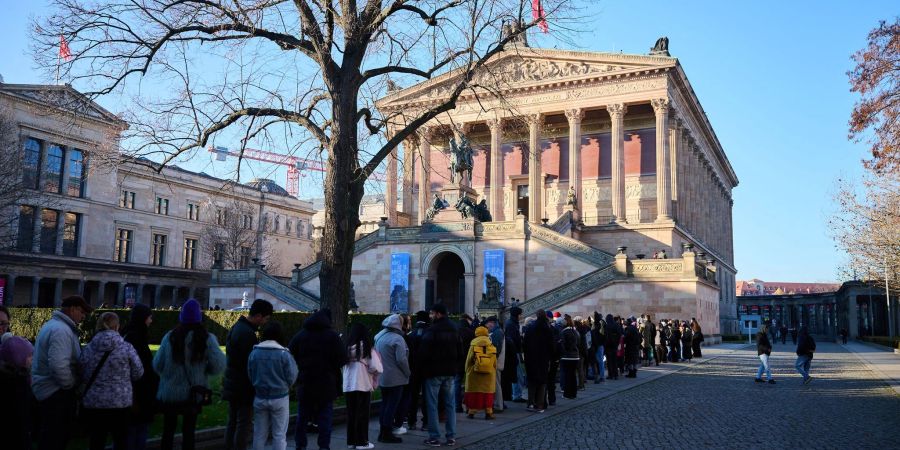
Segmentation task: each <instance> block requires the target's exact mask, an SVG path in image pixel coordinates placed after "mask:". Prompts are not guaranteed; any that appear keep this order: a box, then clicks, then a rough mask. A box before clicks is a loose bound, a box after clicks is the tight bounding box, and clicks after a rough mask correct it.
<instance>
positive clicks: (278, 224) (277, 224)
mask: <svg viewBox="0 0 900 450" xmlns="http://www.w3.org/2000/svg"><path fill="white" fill-rule="evenodd" d="M279 231H281V217H280V216H275V232H276V233H277V232H279Z"/></svg>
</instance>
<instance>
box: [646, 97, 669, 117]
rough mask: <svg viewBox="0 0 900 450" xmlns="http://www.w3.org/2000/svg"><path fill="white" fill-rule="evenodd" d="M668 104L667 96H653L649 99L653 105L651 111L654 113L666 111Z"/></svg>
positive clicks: (667, 110)
mask: <svg viewBox="0 0 900 450" xmlns="http://www.w3.org/2000/svg"><path fill="white" fill-rule="evenodd" d="M669 104H670V103H669V99H667V98H654V99H652V100H650V105H651V106H653V111H654V112H655V113H656V115H661V114H663V113H668V112H669Z"/></svg>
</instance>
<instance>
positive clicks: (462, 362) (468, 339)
mask: <svg viewBox="0 0 900 450" xmlns="http://www.w3.org/2000/svg"><path fill="white" fill-rule="evenodd" d="M459 339H460V341H462V348H464V349H466V348H469V346H470V345H471V344H472V341H473V340H475V329H474V328H472V318H471V317H469V315H468V314H463V315H462V320H460V321H459ZM465 378H466V359H465V358H460V359H459V371H458V372H456V386H457V389H456V412H459V413H461V412H463V409H462V400H463V389H462V386H465Z"/></svg>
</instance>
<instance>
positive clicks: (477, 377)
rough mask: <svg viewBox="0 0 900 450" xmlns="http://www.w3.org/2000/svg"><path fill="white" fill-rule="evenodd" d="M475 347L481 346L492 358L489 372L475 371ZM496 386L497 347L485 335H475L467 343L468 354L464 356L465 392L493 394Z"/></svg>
mask: <svg viewBox="0 0 900 450" xmlns="http://www.w3.org/2000/svg"><path fill="white" fill-rule="evenodd" d="M475 347H483V348H484V349H485V350H486V353H487V354H488V355H491V359H492V360H493V363H494V364H493V366H494V370H492V371H491V373H479V372H475ZM496 386H497V347H494V345H493V344H491V339H490V338H489V337H487V336H476V337H475V339H473V340H472V343H471V344H469V354H468V356H466V390H465V392H479V393H483V394H493V393H494V392H495V391H496Z"/></svg>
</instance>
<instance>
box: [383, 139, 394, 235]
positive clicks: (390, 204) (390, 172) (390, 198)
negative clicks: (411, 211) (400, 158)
mask: <svg viewBox="0 0 900 450" xmlns="http://www.w3.org/2000/svg"><path fill="white" fill-rule="evenodd" d="M384 215H385V216H386V217H387V218H388V223H389V224H391V225H397V148H396V147H394V149H393V150H391V154H390V155H388V163H387V186H386V187H385V190H384Z"/></svg>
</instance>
